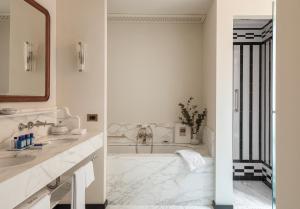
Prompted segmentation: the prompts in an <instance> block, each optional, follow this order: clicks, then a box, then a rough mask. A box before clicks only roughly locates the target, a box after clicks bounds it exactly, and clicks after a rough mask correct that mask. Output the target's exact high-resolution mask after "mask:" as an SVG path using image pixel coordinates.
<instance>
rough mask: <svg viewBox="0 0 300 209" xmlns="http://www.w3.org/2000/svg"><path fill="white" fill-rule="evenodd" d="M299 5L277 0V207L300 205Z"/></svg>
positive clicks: (295, 0) (289, 208) (294, 1)
mask: <svg viewBox="0 0 300 209" xmlns="http://www.w3.org/2000/svg"><path fill="white" fill-rule="evenodd" d="M299 8H300V1H298V0H277V100H276V102H277V126H276V127H277V128H276V129H277V132H276V134H277V145H276V147H277V148H276V159H277V169H276V175H277V176H276V181H277V194H276V195H277V209H295V208H299V187H300V184H299V181H298V178H299V176H300V164H299V162H298V160H299V159H300V152H299V147H300V141H299V118H300V112H299V107H300V95H299V83H300V70H299V58H300V57H299V48H300V41H299V37H300V27H299V19H300V13H299Z"/></svg>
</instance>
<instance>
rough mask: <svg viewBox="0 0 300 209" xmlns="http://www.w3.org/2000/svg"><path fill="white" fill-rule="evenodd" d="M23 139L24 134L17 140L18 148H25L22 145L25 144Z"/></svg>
mask: <svg viewBox="0 0 300 209" xmlns="http://www.w3.org/2000/svg"><path fill="white" fill-rule="evenodd" d="M22 140H23V136H19V137H18V140H17V149H22V148H23V147H22V145H23V143H22Z"/></svg>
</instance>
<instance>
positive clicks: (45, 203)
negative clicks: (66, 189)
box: [29, 195, 50, 209]
mask: <svg viewBox="0 0 300 209" xmlns="http://www.w3.org/2000/svg"><path fill="white" fill-rule="evenodd" d="M29 209H50V196H49V195H46V196H44V197H43V198H41V199H40V200H39V201H38V202H37V203H35V204H33V205H32V206H31V207H29Z"/></svg>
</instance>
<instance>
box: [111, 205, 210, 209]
mask: <svg viewBox="0 0 300 209" xmlns="http://www.w3.org/2000/svg"><path fill="white" fill-rule="evenodd" d="M107 209H212V207H207V206H172V205H163V206H132V205H128V206H124V205H119V206H118V205H113V206H108V208H107Z"/></svg>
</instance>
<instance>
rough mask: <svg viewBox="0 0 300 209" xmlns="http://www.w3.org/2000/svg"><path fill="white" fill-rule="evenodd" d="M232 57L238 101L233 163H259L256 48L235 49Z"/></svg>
mask: <svg viewBox="0 0 300 209" xmlns="http://www.w3.org/2000/svg"><path fill="white" fill-rule="evenodd" d="M234 57H235V58H234V71H235V79H234V86H235V90H236V91H238V100H239V101H238V103H239V104H238V106H239V108H238V109H239V111H238V112H235V114H234V130H235V131H234V142H233V144H234V146H233V150H234V152H233V153H234V159H235V160H260V151H259V148H260V137H259V119H260V99H259V92H260V88H259V87H260V86H259V84H260V59H261V57H260V45H235V46H234ZM236 98H237V97H236ZM236 100H237V99H236ZM236 102H237V101H235V103H236ZM236 106H237V105H236Z"/></svg>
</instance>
